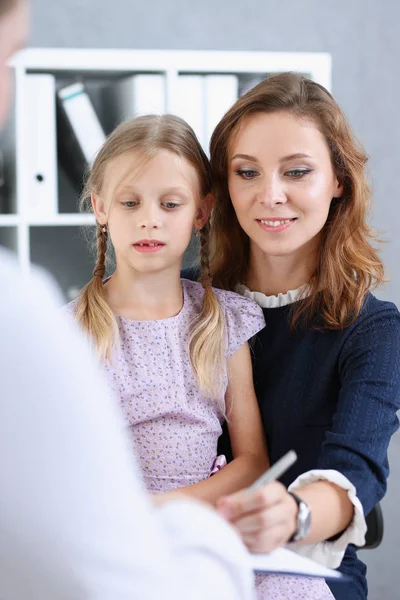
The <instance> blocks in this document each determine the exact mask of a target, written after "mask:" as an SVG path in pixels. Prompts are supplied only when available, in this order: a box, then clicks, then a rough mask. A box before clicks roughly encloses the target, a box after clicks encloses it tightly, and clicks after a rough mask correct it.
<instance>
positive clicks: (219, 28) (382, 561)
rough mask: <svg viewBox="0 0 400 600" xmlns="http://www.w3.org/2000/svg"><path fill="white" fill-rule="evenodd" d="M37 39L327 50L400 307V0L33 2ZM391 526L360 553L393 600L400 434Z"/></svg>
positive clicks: (378, 592)
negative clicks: (366, 173)
mask: <svg viewBox="0 0 400 600" xmlns="http://www.w3.org/2000/svg"><path fill="white" fill-rule="evenodd" d="M32 17H33V30H32V36H31V41H30V45H31V46H44V47H46V46H59V47H82V48H92V47H93V48H96V47H104V48H113V47H115V48H143V49H144V48H170V49H196V50H197V49H199V50H206V49H210V50H281V51H310V52H314V51H324V52H325V51H326V52H330V53H331V54H332V57H333V92H334V95H335V97H336V99H337V100H338V101H339V103H340V104H341V106H342V107H343V109H344V110H345V112H346V114H347V116H348V117H349V120H350V122H351V123H352V125H353V127H354V129H355V131H356V132H357V134H358V136H359V138H360V139H361V141H362V142H363V143H364V145H365V146H366V148H367V151H368V153H369V155H370V158H371V161H370V171H371V179H372V183H373V189H374V213H373V217H372V223H373V224H374V225H375V226H376V227H377V228H379V229H380V230H383V232H384V236H385V239H386V240H388V243H387V244H386V245H385V247H384V249H383V257H384V261H385V263H386V266H387V270H388V275H389V277H390V278H391V280H392V281H391V283H390V284H388V285H387V286H386V288H385V290H384V291H383V292H382V293H381V294H380V295H381V296H382V297H385V298H389V299H391V300H393V301H394V302H396V303H397V304H398V305H399V306H400V269H399V268H396V267H397V263H396V260H398V257H400V236H399V235H396V231H397V227H399V228H400V200H399V193H398V188H399V184H400V179H399V171H400V146H399V141H398V138H399V131H400V118H399V116H398V106H397V105H398V102H399V92H400V82H399V66H398V65H399V63H400V33H399V26H400V3H399V2H398V1H397V0H386V1H382V0H323V1H322V0H302V1H301V2H299V0H246V2H243V1H239V0H236V1H235V0H217V1H216V0H199V1H196V2H195V1H194V0H170V1H169V2H168V1H165V0H144V1H143V2H133V1H132V0H116V1H115V2H107V1H106V0H103V1H101V0H85V2H82V1H81V0H58V2H51V1H50V0H33V15H32ZM390 457H391V470H392V473H391V478H390V481H389V492H388V495H387V497H386V498H385V500H384V502H383V507H384V513H385V523H386V531H385V538H384V542H383V543H382V545H381V547H380V548H379V549H377V550H374V551H370V552H363V553H361V556H362V558H363V559H364V560H366V562H367V563H368V569H369V584H370V598H371V599H372V600H381V599H385V600H394V599H395V598H398V597H399V596H400V594H399V593H398V591H397V588H398V583H397V582H398V576H397V564H398V560H397V552H396V550H392V549H394V548H395V547H396V543H397V544H398V543H399V541H400V540H399V532H400V525H399V511H398V506H397V499H396V496H397V497H398V496H399V494H400V461H399V460H397V459H398V458H400V436H396V437H395V438H394V440H393V442H392V446H391V452H390Z"/></svg>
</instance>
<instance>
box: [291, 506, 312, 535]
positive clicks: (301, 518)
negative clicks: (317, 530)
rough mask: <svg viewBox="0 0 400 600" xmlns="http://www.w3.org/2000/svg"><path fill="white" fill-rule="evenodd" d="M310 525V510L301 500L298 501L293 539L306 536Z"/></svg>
mask: <svg viewBox="0 0 400 600" xmlns="http://www.w3.org/2000/svg"><path fill="white" fill-rule="evenodd" d="M310 527H311V511H310V508H309V506H308V504H306V503H305V502H303V501H300V503H299V512H298V514H297V532H296V536H295V539H296V541H300V540H303V539H304V538H305V537H307V536H308V534H309V532H310Z"/></svg>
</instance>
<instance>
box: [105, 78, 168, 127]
mask: <svg viewBox="0 0 400 600" xmlns="http://www.w3.org/2000/svg"><path fill="white" fill-rule="evenodd" d="M109 91H110V92H111V96H112V105H113V106H112V110H113V112H114V113H115V117H116V121H117V123H120V122H121V121H125V120H126V119H131V118H133V117H137V116H140V115H150V114H152V115H162V114H164V113H165V112H166V85H165V77H164V76H163V75H157V74H142V75H132V76H130V77H124V78H123V79H120V80H119V81H117V82H116V83H113V84H112V86H110V88H109Z"/></svg>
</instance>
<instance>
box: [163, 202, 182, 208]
mask: <svg viewBox="0 0 400 600" xmlns="http://www.w3.org/2000/svg"><path fill="white" fill-rule="evenodd" d="M163 206H164V208H167V209H168V210H172V209H174V208H176V207H177V206H179V204H178V203H177V202H164V203H163Z"/></svg>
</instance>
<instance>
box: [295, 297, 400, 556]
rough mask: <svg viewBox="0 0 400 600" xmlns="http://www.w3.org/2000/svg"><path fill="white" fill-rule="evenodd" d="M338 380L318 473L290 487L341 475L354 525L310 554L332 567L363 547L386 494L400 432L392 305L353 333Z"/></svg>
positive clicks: (399, 336)
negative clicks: (367, 526)
mask: <svg viewBox="0 0 400 600" xmlns="http://www.w3.org/2000/svg"><path fill="white" fill-rule="evenodd" d="M339 375H340V379H341V390H340V393H339V398H338V405H337V410H336V412H335V415H334V418H333V423H332V427H331V428H330V429H329V430H328V431H327V433H326V435H325V440H324V442H323V445H322V449H321V453H320V456H319V459H318V463H317V469H316V470H315V471H313V472H310V473H306V474H304V475H301V476H300V477H299V478H298V479H297V480H296V481H295V482H294V483H293V484H292V486H291V487H292V489H295V488H297V489H299V487H302V486H304V485H307V484H308V483H311V482H312V481H315V480H316V479H328V480H331V481H333V479H332V478H331V477H330V476H329V474H331V475H332V474H335V472H336V475H335V476H336V478H337V477H338V476H339V480H337V481H335V483H336V484H337V485H340V487H343V488H345V489H347V491H348V494H349V498H350V500H351V501H352V503H353V504H354V507H355V509H354V516H353V521H352V522H351V523H350V525H349V527H348V528H347V530H346V531H345V532H343V534H342V535H341V536H340V537H339V538H338V539H337V540H336V541H333V542H331V541H325V542H321V543H320V544H314V545H313V547H314V551H313V552H311V554H310V552H308V555H311V556H313V558H315V559H316V560H322V562H325V564H330V566H333V563H337V561H338V560H339V562H340V560H341V557H342V556H343V554H344V551H345V549H346V546H347V544H348V543H353V544H356V545H362V542H363V537H364V534H365V530H364V527H363V519H362V515H367V514H368V513H369V512H370V511H371V510H372V508H373V507H374V506H375V504H377V502H379V501H380V500H381V499H382V498H383V496H384V495H385V492H386V479H387V477H388V475H389V465H388V458H387V449H388V446H389V442H390V439H391V437H392V435H393V433H394V432H395V431H396V430H397V429H398V426H399V421H398V418H397V416H396V411H397V410H398V409H399V408H400V314H399V312H398V310H397V309H396V307H395V306H394V305H392V304H389V303H388V304H387V308H386V309H385V310H382V311H380V312H376V313H375V314H372V315H370V316H369V317H368V318H366V319H365V320H364V321H362V322H361V323H360V324H359V325H358V326H356V327H355V328H354V329H353V330H352V332H351V333H350V335H349V337H348V338H347V340H346V342H345V344H344V346H343V348H342V351H341V354H340V359H339ZM327 474H328V475H327ZM310 478H311V479H310ZM307 548H308V551H311V550H312V547H310V546H308V547H307V546H299V547H298V551H299V552H301V553H307ZM315 551H316V552H315ZM324 556H325V558H324ZM329 556H330V557H329ZM332 561H333V562H332Z"/></svg>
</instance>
